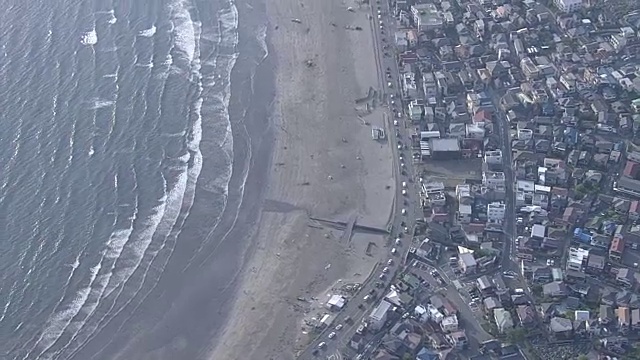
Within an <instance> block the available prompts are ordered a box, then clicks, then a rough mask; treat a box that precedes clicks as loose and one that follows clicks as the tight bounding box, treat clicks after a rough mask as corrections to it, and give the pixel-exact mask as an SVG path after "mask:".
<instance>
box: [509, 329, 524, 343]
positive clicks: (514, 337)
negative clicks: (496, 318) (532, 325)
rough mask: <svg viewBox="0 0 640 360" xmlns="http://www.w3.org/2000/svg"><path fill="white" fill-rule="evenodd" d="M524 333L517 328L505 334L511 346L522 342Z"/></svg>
mask: <svg viewBox="0 0 640 360" xmlns="http://www.w3.org/2000/svg"><path fill="white" fill-rule="evenodd" d="M525 335H526V331H525V329H524V328H521V327H518V328H515V329H511V330H509V331H508V332H507V341H509V342H510V343H512V344H517V343H520V342H522V341H523V340H524V338H525Z"/></svg>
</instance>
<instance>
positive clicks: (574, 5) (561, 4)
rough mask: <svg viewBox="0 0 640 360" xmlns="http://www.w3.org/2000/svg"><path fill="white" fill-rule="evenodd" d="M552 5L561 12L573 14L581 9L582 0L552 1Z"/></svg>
mask: <svg viewBox="0 0 640 360" xmlns="http://www.w3.org/2000/svg"><path fill="white" fill-rule="evenodd" d="M553 3H554V4H555V5H556V7H557V8H558V10H560V11H563V12H574V11H577V10H580V8H582V0H554V1H553Z"/></svg>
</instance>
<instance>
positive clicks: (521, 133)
mask: <svg viewBox="0 0 640 360" xmlns="http://www.w3.org/2000/svg"><path fill="white" fill-rule="evenodd" d="M532 138H533V131H532V130H531V129H518V140H531V139H532Z"/></svg>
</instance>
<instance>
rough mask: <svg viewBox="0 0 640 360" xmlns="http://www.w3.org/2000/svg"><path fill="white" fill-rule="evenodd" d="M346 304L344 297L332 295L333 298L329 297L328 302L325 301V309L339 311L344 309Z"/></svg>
mask: <svg viewBox="0 0 640 360" xmlns="http://www.w3.org/2000/svg"><path fill="white" fill-rule="evenodd" d="M346 303H347V300H346V299H345V298H344V296H342V295H333V296H331V298H330V299H329V301H327V304H326V307H327V308H328V309H329V310H333V311H339V310H341V309H342V308H343V307H344V305H345V304H346Z"/></svg>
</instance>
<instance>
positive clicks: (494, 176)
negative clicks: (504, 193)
mask: <svg viewBox="0 0 640 360" xmlns="http://www.w3.org/2000/svg"><path fill="white" fill-rule="evenodd" d="M482 185H484V186H486V187H488V188H489V189H497V188H504V173H503V172H502V171H484V172H483V173H482Z"/></svg>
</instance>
